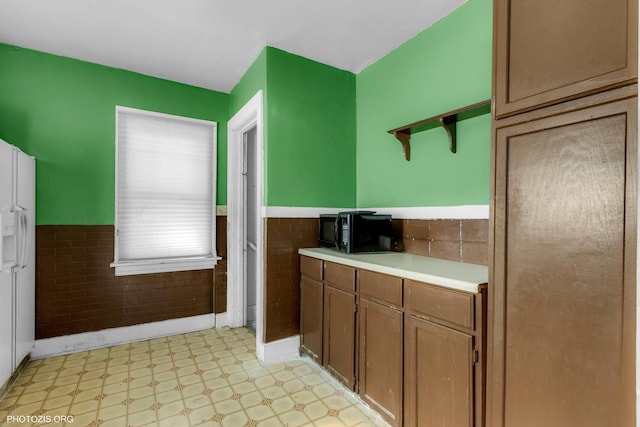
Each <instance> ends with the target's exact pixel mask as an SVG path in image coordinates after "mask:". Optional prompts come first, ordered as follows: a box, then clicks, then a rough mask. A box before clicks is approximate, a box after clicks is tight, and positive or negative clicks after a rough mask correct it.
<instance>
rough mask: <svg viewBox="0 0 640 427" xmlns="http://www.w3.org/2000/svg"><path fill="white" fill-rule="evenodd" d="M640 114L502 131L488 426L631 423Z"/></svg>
mask: <svg viewBox="0 0 640 427" xmlns="http://www.w3.org/2000/svg"><path fill="white" fill-rule="evenodd" d="M614 3H616V2H614ZM636 111H637V98H630V99H627V100H623V101H618V102H613V103H609V104H604V105H600V106H596V107H592V108H587V109H584V110H579V111H575V112H569V113H565V114H561V115H558V116H555V117H549V118H543V119H539V120H534V121H531V122H524V123H522V124H519V125H518V124H516V125H513V126H511V127H506V128H502V129H497V131H496V142H495V144H496V146H495V159H494V163H495V165H496V166H495V167H496V170H495V210H494V211H495V238H494V241H495V243H494V244H495V248H494V252H495V261H494V266H493V267H494V268H493V286H494V287H493V291H494V292H493V297H492V300H491V301H490V304H491V305H490V307H489V312H490V313H492V316H491V321H492V324H491V325H490V328H491V327H492V329H493V334H492V336H493V338H492V340H493V346H492V347H493V352H492V354H491V355H490V369H489V372H488V393H489V402H488V411H489V414H488V425H491V426H495V427H500V426H507V427H511V426H518V427H538V426H545V427H566V426H581V427H597V426H620V427H622V426H633V425H634V415H635V384H634V378H635V352H634V350H635V348H634V347H635V311H636V306H635V304H636V303H635V300H636V297H635V288H636V282H635V275H636V270H635V259H636V249H635V245H636V217H637V210H636V204H637V184H636V180H637V174H636V164H637V112H636Z"/></svg>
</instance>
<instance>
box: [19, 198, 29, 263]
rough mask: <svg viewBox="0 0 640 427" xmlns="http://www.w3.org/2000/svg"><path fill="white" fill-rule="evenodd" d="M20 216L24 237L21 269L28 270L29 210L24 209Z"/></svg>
mask: <svg viewBox="0 0 640 427" xmlns="http://www.w3.org/2000/svg"><path fill="white" fill-rule="evenodd" d="M20 215H21V216H22V232H21V237H22V247H21V249H22V251H21V254H20V255H21V256H20V267H21V269H22V268H26V267H27V245H28V243H29V227H28V226H29V217H28V216H27V210H26V209H23V210H22V211H21V212H20Z"/></svg>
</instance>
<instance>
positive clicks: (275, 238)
mask: <svg viewBox="0 0 640 427" xmlns="http://www.w3.org/2000/svg"><path fill="white" fill-rule="evenodd" d="M266 228H267V232H266V236H267V242H266V245H267V250H266V266H265V267H266V270H265V275H266V276H265V277H266V279H265V314H266V315H265V328H264V337H265V342H271V341H276V340H279V339H282V338H287V337H291V336H293V335H298V334H299V333H300V256H299V255H298V249H300V248H310V247H315V246H318V219H317V218H268V219H267V221H266Z"/></svg>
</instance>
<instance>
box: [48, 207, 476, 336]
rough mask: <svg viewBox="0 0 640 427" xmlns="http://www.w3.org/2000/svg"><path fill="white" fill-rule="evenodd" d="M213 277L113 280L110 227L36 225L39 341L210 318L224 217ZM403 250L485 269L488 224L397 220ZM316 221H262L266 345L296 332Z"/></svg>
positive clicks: (219, 293) (221, 307)
mask: <svg viewBox="0 0 640 427" xmlns="http://www.w3.org/2000/svg"><path fill="white" fill-rule="evenodd" d="M216 226H217V250H218V255H220V256H221V257H222V258H223V259H222V261H219V263H218V265H217V266H216V268H215V270H214V271H213V273H212V272H211V271H210V270H198V271H187V272H176V273H161V274H145V275H138V276H122V277H116V276H115V274H114V269H113V268H111V267H109V264H110V263H111V262H112V261H113V245H114V239H113V236H114V229H113V226H111V225H40V226H38V227H37V232H36V245H37V248H36V259H37V261H36V338H38V339H41V338H50V337H55V336H61V335H68V334H74V333H80V332H90V331H97V330H101V329H106V328H113V327H120V326H130V325H136V324H140V323H147V322H154V321H159V320H167V319H174V318H180V317H188V316H196V315H200V314H208V313H212V312H213V313H223V312H225V311H226V304H227V257H226V255H227V233H226V231H227V218H226V216H219V217H218V218H217V222H216ZM394 232H395V234H396V238H397V239H398V240H399V241H401V242H402V245H401V246H402V247H403V248H404V251H405V252H407V253H412V254H417V255H425V256H433V257H437V258H444V259H450V260H454V261H464V262H470V263H474V264H483V265H486V264H487V260H488V252H487V240H488V220H414V219H408V220H394ZM317 242H318V220H317V219H316V218H268V219H267V220H266V246H267V249H266V265H265V282H266V283H265V314H266V319H265V331H264V332H265V335H264V336H265V341H266V342H272V341H275V340H278V339H282V338H287V337H290V336H293V335H297V334H298V333H299V315H300V311H299V310H300V304H299V302H300V288H299V286H300V284H299V280H300V258H299V255H298V249H300V248H304V247H316V246H317Z"/></svg>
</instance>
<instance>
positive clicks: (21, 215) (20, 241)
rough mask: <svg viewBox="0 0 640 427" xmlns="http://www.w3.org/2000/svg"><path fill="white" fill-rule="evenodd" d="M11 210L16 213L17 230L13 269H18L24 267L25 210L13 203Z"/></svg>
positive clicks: (25, 242) (25, 239)
mask: <svg viewBox="0 0 640 427" xmlns="http://www.w3.org/2000/svg"><path fill="white" fill-rule="evenodd" d="M13 211H14V212H16V213H17V214H18V230H17V231H18V232H17V233H16V245H19V246H17V247H16V260H15V266H14V267H13V271H20V270H22V269H23V268H25V267H26V258H27V242H28V240H27V212H26V211H27V210H26V209H25V208H23V207H22V206H19V205H15V206H14V208H13Z"/></svg>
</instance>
